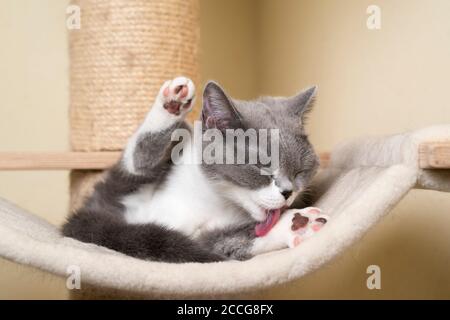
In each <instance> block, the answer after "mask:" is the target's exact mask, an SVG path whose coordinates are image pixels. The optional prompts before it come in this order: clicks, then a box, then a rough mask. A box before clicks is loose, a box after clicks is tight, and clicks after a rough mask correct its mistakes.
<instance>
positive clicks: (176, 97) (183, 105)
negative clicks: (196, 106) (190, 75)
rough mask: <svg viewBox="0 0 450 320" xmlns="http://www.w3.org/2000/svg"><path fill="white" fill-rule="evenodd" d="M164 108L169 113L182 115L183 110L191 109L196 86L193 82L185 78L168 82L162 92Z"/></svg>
mask: <svg viewBox="0 0 450 320" xmlns="http://www.w3.org/2000/svg"><path fill="white" fill-rule="evenodd" d="M162 96H163V98H164V100H165V101H164V103H163V107H164V109H166V110H167V111H168V112H169V113H171V114H174V115H177V116H178V115H180V114H181V112H182V111H183V110H187V109H189V108H190V107H191V104H192V100H193V98H194V86H193V84H192V82H191V80H189V79H187V78H183V77H179V78H175V79H173V80H172V81H167V82H166V83H165V84H164V88H163V90H162Z"/></svg>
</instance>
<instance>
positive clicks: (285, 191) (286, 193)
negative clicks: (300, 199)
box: [281, 190, 292, 200]
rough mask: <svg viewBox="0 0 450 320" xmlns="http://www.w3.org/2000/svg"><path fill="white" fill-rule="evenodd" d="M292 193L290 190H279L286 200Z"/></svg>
mask: <svg viewBox="0 0 450 320" xmlns="http://www.w3.org/2000/svg"><path fill="white" fill-rule="evenodd" d="M291 194H292V190H284V191H282V192H281V195H282V196H283V197H284V198H285V199H286V200H287V199H288V198H289V197H290V196H291Z"/></svg>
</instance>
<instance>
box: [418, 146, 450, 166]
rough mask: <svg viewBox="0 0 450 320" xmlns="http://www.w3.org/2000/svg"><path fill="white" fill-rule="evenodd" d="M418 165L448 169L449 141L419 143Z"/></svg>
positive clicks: (449, 157) (449, 159) (449, 156)
mask: <svg viewBox="0 0 450 320" xmlns="http://www.w3.org/2000/svg"><path fill="white" fill-rule="evenodd" d="M419 166H420V167H421V168H422V169H450V141H444V142H429V143H423V144H421V145H420V147H419Z"/></svg>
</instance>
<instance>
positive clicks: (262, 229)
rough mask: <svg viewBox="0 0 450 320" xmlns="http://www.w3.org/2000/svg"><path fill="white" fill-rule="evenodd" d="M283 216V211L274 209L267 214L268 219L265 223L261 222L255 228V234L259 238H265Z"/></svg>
mask: <svg viewBox="0 0 450 320" xmlns="http://www.w3.org/2000/svg"><path fill="white" fill-rule="evenodd" d="M280 215H281V209H272V210H269V211H268V212H267V218H266V220H264V221H263V222H260V223H258V224H257V225H256V227H255V233H256V236H257V237H263V236H265V235H266V234H267V233H268V232H269V231H270V230H271V229H272V227H273V226H274V225H275V224H276V223H277V222H278V220H279V219H280Z"/></svg>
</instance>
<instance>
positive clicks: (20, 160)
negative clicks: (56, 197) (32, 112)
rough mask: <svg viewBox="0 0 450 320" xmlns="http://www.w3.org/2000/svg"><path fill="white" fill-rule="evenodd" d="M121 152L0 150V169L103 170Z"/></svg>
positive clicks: (112, 162)
mask: <svg viewBox="0 0 450 320" xmlns="http://www.w3.org/2000/svg"><path fill="white" fill-rule="evenodd" d="M120 154H121V152H0V170H103V169H106V168H109V167H111V166H112V165H113V164H114V163H116V162H117V160H118V159H119V157H120Z"/></svg>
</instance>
